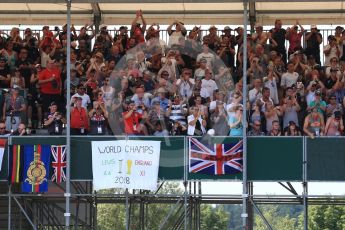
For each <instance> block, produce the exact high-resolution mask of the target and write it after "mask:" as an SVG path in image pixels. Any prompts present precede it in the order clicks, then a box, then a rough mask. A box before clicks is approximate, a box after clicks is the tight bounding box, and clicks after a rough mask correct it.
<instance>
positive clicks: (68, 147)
mask: <svg viewBox="0 0 345 230" xmlns="http://www.w3.org/2000/svg"><path fill="white" fill-rule="evenodd" d="M66 3H67V51H66V52H67V55H66V59H67V60H66V63H67V66H66V72H67V79H66V82H67V83H66V85H67V87H66V88H67V96H66V98H67V103H66V104H67V106H66V107H67V108H66V118H67V126H66V164H67V167H66V192H65V198H66V211H65V214H64V216H65V229H66V230H68V229H70V216H71V211H70V196H71V129H70V127H71V116H70V114H71V106H70V105H71V98H70V95H71V88H70V83H71V36H70V34H71V0H66Z"/></svg>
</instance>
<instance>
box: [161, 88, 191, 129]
mask: <svg viewBox="0 0 345 230" xmlns="http://www.w3.org/2000/svg"><path fill="white" fill-rule="evenodd" d="M187 112H188V109H187V105H186V104H185V101H184V100H181V96H179V95H178V94H176V95H175V96H174V97H173V101H172V102H170V104H169V107H168V109H167V110H166V114H165V116H166V117H168V118H169V119H170V121H172V123H174V124H175V123H178V125H179V126H186V115H187Z"/></svg>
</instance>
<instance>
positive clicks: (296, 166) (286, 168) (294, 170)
mask: <svg viewBox="0 0 345 230" xmlns="http://www.w3.org/2000/svg"><path fill="white" fill-rule="evenodd" d="M247 156H248V180H249V181H302V179H303V170H302V169H303V167H302V163H303V162H302V161H303V137H296V138H285V137H269V138H267V137H262V138H261V137H250V138H248V154H247Z"/></svg>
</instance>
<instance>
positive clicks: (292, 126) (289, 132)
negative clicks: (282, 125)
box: [285, 121, 301, 136]
mask: <svg viewBox="0 0 345 230" xmlns="http://www.w3.org/2000/svg"><path fill="white" fill-rule="evenodd" d="M285 130H286V131H285V136H301V131H300V130H299V128H298V127H297V126H296V123H295V122H294V121H289V126H288V127H287V128H286V129H285Z"/></svg>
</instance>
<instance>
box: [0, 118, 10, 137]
mask: <svg viewBox="0 0 345 230" xmlns="http://www.w3.org/2000/svg"><path fill="white" fill-rule="evenodd" d="M8 135H10V132H9V131H7V130H6V124H5V122H2V121H0V136H8Z"/></svg>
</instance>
